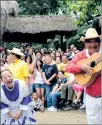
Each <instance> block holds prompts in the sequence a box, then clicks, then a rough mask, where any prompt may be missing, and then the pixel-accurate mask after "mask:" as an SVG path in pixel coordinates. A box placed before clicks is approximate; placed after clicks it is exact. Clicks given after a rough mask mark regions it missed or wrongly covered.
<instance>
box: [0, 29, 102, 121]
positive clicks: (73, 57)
mask: <svg viewBox="0 0 102 125" xmlns="http://www.w3.org/2000/svg"><path fill="white" fill-rule="evenodd" d="M91 30H92V29H91ZM87 32H88V31H87ZM90 32H91V31H90ZM93 35H94V34H93ZM90 39H92V40H93V37H92V38H88V39H84V40H85V48H84V49H83V51H81V52H80V50H78V49H77V47H76V46H75V45H74V44H71V45H70V46H69V48H68V49H67V50H66V52H63V51H61V50H60V49H59V50H53V49H49V50H47V49H46V48H41V49H40V50H38V49H35V48H33V46H31V45H30V44H29V43H26V44H25V43H22V44H21V46H20V47H19V48H12V49H11V50H9V49H8V48H6V49H4V48H1V49H0V52H1V59H0V62H1V85H2V86H3V88H2V91H3V93H5V94H4V95H5V97H4V98H3V97H2V98H3V101H2V104H3V105H6V107H7V106H8V105H9V104H8V103H10V102H12V99H10V101H9V102H8V101H7V103H6V104H5V100H4V99H5V98H9V97H7V94H8V95H9V94H10V92H11V91H12V90H11V89H10V88H9V89H8V87H9V86H10V83H11V81H14V80H15V82H13V83H14V87H13V89H14V88H15V90H14V92H16V91H17V89H16V88H17V85H16V84H18V83H17V81H20V83H21V84H24V86H25V85H26V87H27V90H28V91H27V90H26V89H24V87H23V89H22V90H19V94H20V91H21V93H22V94H21V95H19V98H20V99H21V97H22V98H23V97H25V98H26V96H27V98H28V95H29V98H30V99H31V103H30V108H31V111H37V110H40V111H41V112H44V111H45V110H48V111H52V112H54V111H57V110H58V109H60V110H75V109H79V108H81V109H82V108H85V107H86V95H87V94H89V95H90V93H91V87H84V86H81V85H79V84H78V83H77V81H76V79H75V76H74V74H76V73H78V72H80V71H81V70H82V71H84V72H87V73H89V74H91V73H92V71H91V70H92V69H91V68H89V70H87V68H88V66H86V65H83V66H82V67H80V66H78V65H76V63H77V62H78V60H81V59H86V58H89V57H90V55H92V54H93V53H95V52H98V49H99V45H98V44H99V43H100V41H99V37H98V36H97V37H94V39H95V40H96V41H95V40H94V41H91V40H90ZM87 50H88V51H87ZM99 77H100V76H99ZM11 78H12V79H11ZM98 82H99V81H98ZM4 83H5V85H4ZM99 84H100V83H99ZM95 85H96V84H95ZM5 86H6V88H5ZM19 86H20V85H19ZM21 88H22V87H21ZM96 88H97V86H96ZM100 88H101V87H100ZM6 89H7V90H6ZM19 89H20V88H19ZM8 90H9V91H8ZM6 91H8V93H7V94H6ZM92 91H95V90H92ZM97 91H98V92H97V93H98V95H96V96H97V98H95V99H98V97H100V96H101V94H100V90H99V86H98V89H97ZM23 93H24V94H25V95H26V96H25V95H24V94H23ZM27 93H29V94H27ZM86 93H87V94H86ZM99 94H100V95H99ZM14 95H15V93H14ZM15 96H16V97H14V98H13V97H12V98H13V99H14V100H15V102H16V99H15V98H17V95H15ZM20 96H21V97H20ZM92 96H94V94H92ZM19 98H18V100H20V99H19ZM30 99H28V102H27V103H26V99H24V100H22V99H21V100H20V101H23V102H20V101H18V102H19V103H20V104H21V103H22V105H23V104H25V105H26V104H28V103H29V102H30V101H29V100H30ZM87 102H88V103H89V100H88V99H87ZM17 104H18V103H17ZM17 104H16V103H14V105H17ZM88 106H90V104H88ZM24 108H25V107H23V106H22V108H21V109H23V110H25V109H24ZM88 108H90V107H88ZM88 110H91V109H87V115H88V118H89V119H88V120H89V121H88V122H89V123H92V120H93V118H91V120H90V115H91V114H90V113H89V111H88ZM4 112H7V111H4ZM8 112H9V111H8ZM20 114H21V112H20V113H19V114H16V115H15V116H13V118H14V119H18V118H19V117H20ZM9 116H12V115H11V113H10V112H9ZM29 117H30V116H29ZM24 119H25V117H24V116H23V120H24ZM96 119H97V118H96ZM20 120H21V119H20ZM11 121H12V120H11ZM30 121H31V119H30ZM33 121H34V122H35V120H34V119H33ZM96 121H97V120H96ZM96 121H95V122H94V123H96ZM19 122H20V121H19Z"/></svg>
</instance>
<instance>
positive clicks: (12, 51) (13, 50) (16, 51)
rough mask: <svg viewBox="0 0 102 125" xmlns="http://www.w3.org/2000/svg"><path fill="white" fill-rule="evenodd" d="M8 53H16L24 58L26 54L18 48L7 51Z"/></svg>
mask: <svg viewBox="0 0 102 125" xmlns="http://www.w3.org/2000/svg"><path fill="white" fill-rule="evenodd" d="M7 51H8V53H14V54H16V55H20V56H24V54H23V53H22V52H21V50H20V49H18V48H13V49H12V50H7Z"/></svg>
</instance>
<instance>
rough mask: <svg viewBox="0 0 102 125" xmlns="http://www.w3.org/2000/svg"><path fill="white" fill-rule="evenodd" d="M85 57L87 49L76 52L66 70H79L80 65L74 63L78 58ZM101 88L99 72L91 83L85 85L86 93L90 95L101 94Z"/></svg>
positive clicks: (76, 71)
mask: <svg viewBox="0 0 102 125" xmlns="http://www.w3.org/2000/svg"><path fill="white" fill-rule="evenodd" d="M87 58H89V54H88V51H87V50H83V51H81V52H79V53H78V54H76V56H75V57H74V58H73V60H72V61H71V62H70V63H69V64H68V66H67V71H68V72H69V73H73V74H76V73H79V72H81V67H80V66H79V65H77V64H76V63H77V62H78V61H79V60H82V59H87ZM101 90H102V89H101V74H100V75H98V76H97V78H96V80H95V81H94V83H93V84H91V85H90V86H88V87H86V93H87V94H89V95H90V96H101Z"/></svg>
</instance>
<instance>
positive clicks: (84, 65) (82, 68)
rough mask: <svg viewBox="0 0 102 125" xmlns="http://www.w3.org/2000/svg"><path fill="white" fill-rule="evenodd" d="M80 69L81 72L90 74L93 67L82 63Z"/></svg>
mask: <svg viewBox="0 0 102 125" xmlns="http://www.w3.org/2000/svg"><path fill="white" fill-rule="evenodd" d="M81 70H82V71H83V72H85V73H87V74H89V75H92V73H93V68H92V67H90V66H89V65H87V64H82V65H81Z"/></svg>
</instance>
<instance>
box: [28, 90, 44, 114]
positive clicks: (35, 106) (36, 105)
mask: <svg viewBox="0 0 102 125" xmlns="http://www.w3.org/2000/svg"><path fill="white" fill-rule="evenodd" d="M30 106H31V107H32V110H35V111H37V110H40V111H41V112H44V106H43V103H42V101H41V100H40V99H39V98H38V94H37V93H36V92H34V93H33V94H32V102H31V104H30Z"/></svg>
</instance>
